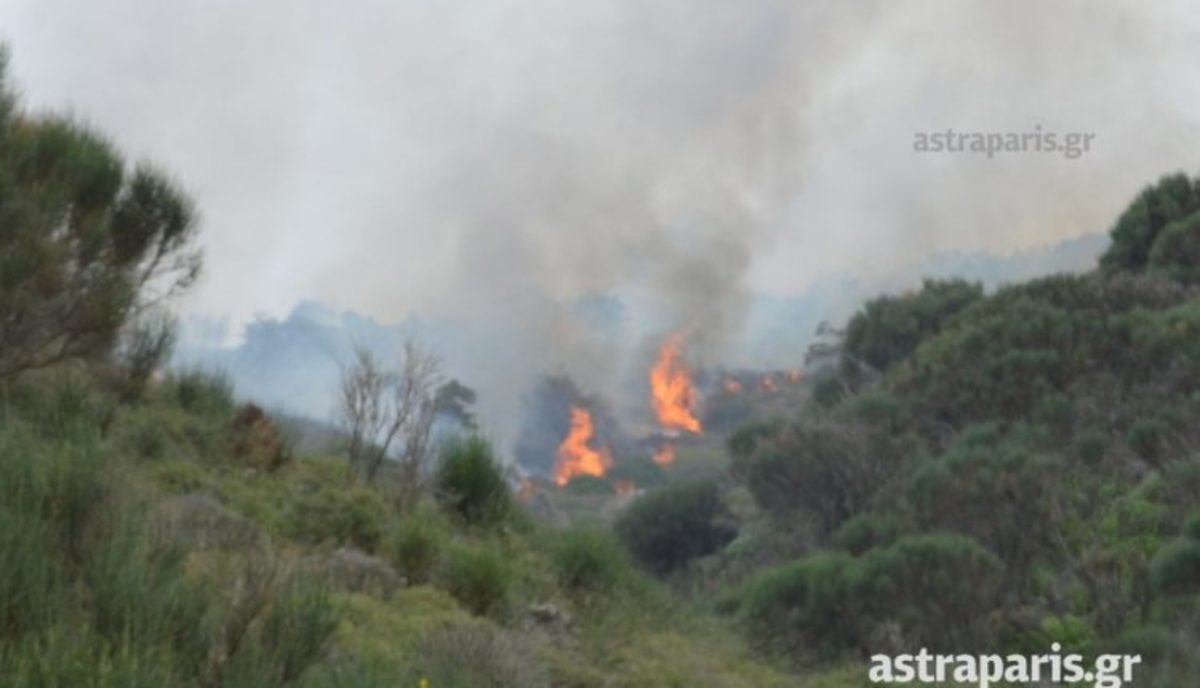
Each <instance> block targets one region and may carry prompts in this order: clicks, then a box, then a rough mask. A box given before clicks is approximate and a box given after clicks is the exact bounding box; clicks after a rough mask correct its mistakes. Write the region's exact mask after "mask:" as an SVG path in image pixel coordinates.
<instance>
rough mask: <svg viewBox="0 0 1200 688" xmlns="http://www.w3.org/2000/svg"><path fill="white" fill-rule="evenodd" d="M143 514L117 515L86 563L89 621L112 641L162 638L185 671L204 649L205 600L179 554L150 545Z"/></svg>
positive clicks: (193, 665) (197, 662) (194, 667)
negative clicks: (189, 579) (111, 529)
mask: <svg viewBox="0 0 1200 688" xmlns="http://www.w3.org/2000/svg"><path fill="white" fill-rule="evenodd" d="M143 520H144V519H143V518H142V517H141V516H140V515H137V514H129V515H127V516H125V517H124V518H122V519H121V520H120V521H119V522H118V523H117V524H116V527H115V528H114V532H112V533H111V534H110V535H109V536H108V538H106V542H105V543H104V544H103V546H102V547H100V549H99V551H98V552H97V553H96V554H95V556H94V557H93V558H92V559H91V560H90V561H89V563H88V567H87V571H86V580H87V581H88V584H89V586H90V588H91V590H92V616H93V619H92V623H93V626H94V628H95V629H96V631H97V633H99V634H100V635H101V636H103V637H105V638H107V639H108V640H109V641H110V642H113V643H119V642H121V641H125V642H131V643H133V644H135V645H137V646H142V647H151V646H153V645H155V644H157V643H167V644H168V645H169V646H170V647H171V648H172V650H173V651H174V653H175V654H176V655H177V656H178V657H179V659H180V661H181V662H182V663H183V664H184V666H185V668H186V669H187V670H188V671H197V670H198V669H199V667H200V665H201V662H202V661H203V660H204V658H205V655H206V654H207V650H208V643H209V638H208V637H207V635H206V634H205V630H206V628H205V625H204V623H203V621H204V615H205V612H206V611H207V608H208V605H209V603H210V600H209V598H208V597H207V596H206V595H205V594H204V593H203V591H199V590H196V589H194V588H193V587H192V586H190V585H189V584H188V583H187V582H186V581H185V580H184V577H183V569H182V565H183V559H182V558H181V557H180V556H179V555H177V554H176V553H174V552H156V551H153V550H152V549H151V548H150V546H149V544H148V542H147V540H146V537H145V535H144V533H143V532H142V529H141V523H142V522H143Z"/></svg>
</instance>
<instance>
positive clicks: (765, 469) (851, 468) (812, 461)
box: [732, 420, 899, 537]
mask: <svg viewBox="0 0 1200 688" xmlns="http://www.w3.org/2000/svg"><path fill="white" fill-rule="evenodd" d="M750 437H753V438H754V439H753V440H751V439H750ZM732 442H733V447H734V448H735V450H736V449H741V448H742V447H746V448H750V449H751V451H749V452H748V453H735V454H734V468H733V470H734V475H735V476H736V477H738V478H739V479H740V480H742V481H743V482H744V483H745V484H746V486H747V487H748V488H749V489H750V492H751V493H752V494H753V495H754V498H755V500H756V501H757V502H758V503H759V504H760V505H761V506H762V507H763V508H764V509H766V510H767V511H769V512H771V513H774V514H777V515H779V516H781V517H785V518H794V517H795V516H796V515H803V516H806V517H808V518H809V519H810V520H811V521H812V523H813V525H814V529H815V530H816V531H817V533H818V535H819V536H821V537H824V536H826V535H828V534H830V533H832V532H833V531H834V530H835V529H836V528H837V527H838V526H840V525H841V524H842V523H844V522H845V521H846V519H848V518H850V517H851V516H853V515H854V514H855V513H857V512H858V511H859V510H860V509H862V508H863V507H864V506H865V505H866V503H867V500H868V499H869V498H870V497H871V495H872V494H874V493H875V491H876V490H878V489H879V488H880V487H881V486H882V485H883V484H884V482H885V481H886V480H887V479H888V478H889V477H891V475H892V474H893V473H894V472H895V471H896V470H898V468H899V456H898V455H897V453H896V452H895V450H894V448H893V447H891V446H889V441H888V439H887V438H886V437H882V436H880V435H878V434H876V433H873V432H871V431H870V430H869V428H868V426H865V425H861V424H852V423H842V422H835V421H824V420H822V421H802V422H798V423H793V424H791V425H788V426H786V427H782V428H780V429H778V430H775V431H774V432H772V433H769V434H761V433H760V434H757V435H750V436H749V437H747V436H744V435H740V436H737V437H735V438H734V439H733V440H732Z"/></svg>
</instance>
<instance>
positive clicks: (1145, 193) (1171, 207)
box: [1100, 173, 1200, 272]
mask: <svg viewBox="0 0 1200 688" xmlns="http://www.w3.org/2000/svg"><path fill="white" fill-rule="evenodd" d="M1198 210H1200V191H1198V190H1197V183H1196V182H1195V181H1193V180H1191V179H1188V177H1187V175H1185V174H1182V173H1176V174H1172V175H1167V176H1164V177H1162V178H1161V179H1159V180H1158V182H1157V183H1156V184H1154V185H1153V186H1148V187H1146V188H1145V189H1143V190H1142V192H1141V193H1140V194H1138V196H1137V198H1136V199H1134V201H1133V202H1132V203H1131V204H1130V205H1129V207H1128V208H1126V209H1125V211H1124V212H1122V213H1121V216H1120V217H1119V218H1118V219H1117V222H1116V225H1114V226H1113V228H1112V230H1111V232H1110V233H1111V235H1112V243H1111V245H1110V246H1109V247H1108V250H1107V251H1105V253H1104V255H1103V256H1101V258H1100V264H1101V266H1102V267H1104V268H1105V269H1107V270H1110V271H1116V270H1130V271H1135V272H1137V271H1142V270H1145V269H1146V267H1147V266H1148V264H1149V263H1150V262H1151V259H1152V258H1156V259H1157V262H1158V263H1160V264H1162V263H1165V262H1167V261H1166V258H1167V257H1166V256H1163V255H1161V254H1159V255H1156V252H1155V251H1154V248H1155V244H1156V243H1157V241H1158V240H1159V239H1160V237H1161V235H1162V234H1163V233H1164V230H1165V229H1166V228H1167V227H1168V226H1170V225H1172V224H1173V223H1176V222H1178V221H1180V220H1183V219H1185V218H1188V217H1189V216H1192V215H1194V214H1195V213H1196V212H1197V211H1198ZM1159 251H1160V253H1161V252H1163V251H1165V249H1159Z"/></svg>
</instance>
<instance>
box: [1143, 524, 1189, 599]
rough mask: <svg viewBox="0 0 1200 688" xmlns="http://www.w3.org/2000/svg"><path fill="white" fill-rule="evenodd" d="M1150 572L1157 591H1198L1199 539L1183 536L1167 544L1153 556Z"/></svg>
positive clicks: (1170, 592)
mask: <svg viewBox="0 0 1200 688" xmlns="http://www.w3.org/2000/svg"><path fill="white" fill-rule="evenodd" d="M1150 574H1151V580H1152V581H1153V583H1154V587H1155V589H1156V590H1158V591H1159V592H1162V593H1168V594H1184V593H1187V594H1191V593H1200V540H1198V539H1194V538H1190V537H1184V538H1179V539H1178V540H1175V541H1174V542H1172V543H1170V544H1168V545H1167V546H1166V547H1164V548H1163V549H1162V550H1160V551H1159V552H1158V554H1156V555H1155V556H1154V560H1153V561H1151V563H1150Z"/></svg>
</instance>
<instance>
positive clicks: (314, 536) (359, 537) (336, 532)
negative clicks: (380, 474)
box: [284, 480, 388, 552]
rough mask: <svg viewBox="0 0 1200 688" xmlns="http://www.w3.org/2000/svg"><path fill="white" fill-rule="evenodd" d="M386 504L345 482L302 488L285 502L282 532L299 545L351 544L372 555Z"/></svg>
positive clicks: (372, 493) (370, 492)
mask: <svg viewBox="0 0 1200 688" xmlns="http://www.w3.org/2000/svg"><path fill="white" fill-rule="evenodd" d="M387 513H388V510H387V505H386V504H385V503H384V501H383V498H382V497H381V496H380V495H379V493H378V492H377V491H375V490H374V489H371V488H369V487H366V486H363V485H356V484H351V483H350V482H349V481H348V480H347V481H341V482H337V483H333V484H312V485H306V486H304V487H303V488H302V489H301V490H300V491H299V492H298V493H297V494H296V495H295V496H294V497H293V498H292V500H291V501H290V502H289V503H288V506H287V512H286V514H285V517H284V530H285V532H286V533H287V534H288V535H290V536H291V537H293V538H295V539H297V540H299V541H300V542H305V543H310V544H319V543H332V544H338V545H353V546H354V547H357V548H359V549H362V550H365V551H367V552H374V551H375V549H376V548H377V547H378V546H379V543H380V542H381V541H382V539H383V535H384V523H385V521H386V519H387Z"/></svg>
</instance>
